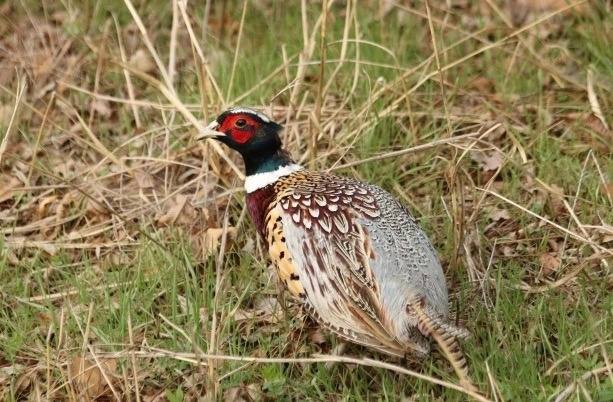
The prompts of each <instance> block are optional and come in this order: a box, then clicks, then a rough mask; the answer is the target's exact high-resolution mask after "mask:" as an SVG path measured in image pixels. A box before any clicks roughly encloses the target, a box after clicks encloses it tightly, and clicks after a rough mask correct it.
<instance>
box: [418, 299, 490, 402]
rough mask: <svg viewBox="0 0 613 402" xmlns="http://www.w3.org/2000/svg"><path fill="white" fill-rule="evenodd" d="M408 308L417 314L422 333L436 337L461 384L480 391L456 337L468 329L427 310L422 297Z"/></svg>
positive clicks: (461, 335) (463, 334)
mask: <svg viewBox="0 0 613 402" xmlns="http://www.w3.org/2000/svg"><path fill="white" fill-rule="evenodd" d="M407 309H408V310H409V311H410V312H411V313H413V314H414V315H415V316H416V318H417V327H418V329H419V330H420V331H421V333H422V334H424V335H425V336H431V337H432V338H434V340H435V341H436V343H437V344H438V347H439V349H440V350H441V352H442V353H443V354H444V355H445V357H446V358H447V360H448V361H449V363H450V364H451V366H452V367H453V370H454V371H455V373H456V375H457V376H458V378H459V380H460V384H461V385H462V386H463V387H464V388H466V389H469V390H471V391H473V392H476V393H478V392H479V390H478V389H477V387H475V385H474V384H473V382H472V380H471V379H470V377H469V375H468V367H467V364H466V359H465V358H464V354H463V353H462V350H461V349H460V345H459V344H458V341H457V340H456V337H460V338H463V337H466V334H467V331H466V330H463V329H461V328H457V327H455V326H454V325H452V324H449V323H446V322H444V321H443V320H441V319H440V318H439V317H438V316H436V315H435V314H432V313H430V312H429V311H427V309H426V308H424V305H423V298H421V297H419V298H415V299H414V300H412V301H411V302H410V303H409V304H408V305H407Z"/></svg>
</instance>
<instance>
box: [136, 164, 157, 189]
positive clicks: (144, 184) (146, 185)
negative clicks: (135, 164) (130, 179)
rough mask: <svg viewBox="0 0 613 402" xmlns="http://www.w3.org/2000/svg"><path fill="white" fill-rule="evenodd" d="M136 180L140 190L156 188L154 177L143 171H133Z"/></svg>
mask: <svg viewBox="0 0 613 402" xmlns="http://www.w3.org/2000/svg"><path fill="white" fill-rule="evenodd" d="M133 173H134V178H135V179H136V183H137V184H138V188H140V189H142V190H146V189H150V188H153V187H154V183H153V177H151V175H150V174H149V173H147V172H145V171H144V170H142V169H135V170H133Z"/></svg>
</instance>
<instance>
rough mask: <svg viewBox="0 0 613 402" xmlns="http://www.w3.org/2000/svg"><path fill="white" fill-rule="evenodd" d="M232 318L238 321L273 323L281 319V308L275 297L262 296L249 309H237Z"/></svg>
mask: <svg viewBox="0 0 613 402" xmlns="http://www.w3.org/2000/svg"><path fill="white" fill-rule="evenodd" d="M234 319H235V320H236V321H237V322H239V321H251V320H254V321H256V322H258V323H268V324H271V323H275V322H278V321H279V320H281V319H283V310H282V309H281V306H280V305H279V301H278V300H277V298H276V297H264V298H261V299H258V300H257V301H256V302H255V306H253V308H250V309H238V310H237V311H236V313H234Z"/></svg>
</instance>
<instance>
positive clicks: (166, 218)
mask: <svg viewBox="0 0 613 402" xmlns="http://www.w3.org/2000/svg"><path fill="white" fill-rule="evenodd" d="M137 180H138V179H137ZM186 204H187V197H185V196H184V195H182V194H177V196H176V197H175V198H174V199H173V200H172V201H171V203H170V205H171V206H170V208H169V209H168V211H167V212H166V213H165V214H164V215H162V216H161V217H159V218H158V220H157V221H158V223H160V224H164V225H172V224H174V223H175V222H176V221H177V220H178V219H179V215H180V214H181V213H182V212H183V208H185V205H186Z"/></svg>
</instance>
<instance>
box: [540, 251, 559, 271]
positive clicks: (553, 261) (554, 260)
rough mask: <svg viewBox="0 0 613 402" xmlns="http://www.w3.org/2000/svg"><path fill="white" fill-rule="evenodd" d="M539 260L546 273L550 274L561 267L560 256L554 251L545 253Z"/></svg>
mask: <svg viewBox="0 0 613 402" xmlns="http://www.w3.org/2000/svg"><path fill="white" fill-rule="evenodd" d="M539 262H540V264H541V269H542V271H543V274H544V275H549V274H551V273H553V272H555V271H557V270H558V269H559V268H560V264H561V263H562V262H561V261H560V258H558V256H557V255H555V254H554V253H544V254H541V255H540V256H539Z"/></svg>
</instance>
